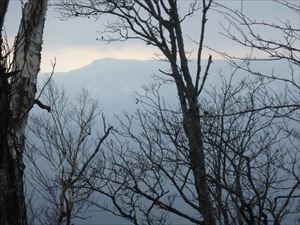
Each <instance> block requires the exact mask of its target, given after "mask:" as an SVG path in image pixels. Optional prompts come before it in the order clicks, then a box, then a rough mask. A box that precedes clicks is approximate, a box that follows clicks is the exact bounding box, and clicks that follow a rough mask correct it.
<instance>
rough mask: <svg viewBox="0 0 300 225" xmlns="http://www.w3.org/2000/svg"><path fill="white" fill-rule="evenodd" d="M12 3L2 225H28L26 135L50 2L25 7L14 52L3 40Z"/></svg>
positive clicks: (32, 1) (1, 140)
mask: <svg viewBox="0 0 300 225" xmlns="http://www.w3.org/2000/svg"><path fill="white" fill-rule="evenodd" d="M8 2H9V1H1V3H0V20H1V21H0V22H1V37H0V38H1V41H0V44H1V56H0V224H3V225H25V224H27V221H26V207H25V203H24V193H23V171H24V164H23V159H22V158H23V151H24V140H25V134H24V131H25V126H26V123H27V117H28V113H29V110H30V109H31V108H32V106H33V104H34V96H35V92H36V80H37V74H38V72H39V66H40V59H41V55H40V54H41V45H42V35H43V29H44V22H45V14H46V9H47V0H42V1H38V0H29V1H28V2H27V3H26V4H25V6H24V9H23V15H22V20H21V22H20V26H19V31H18V34H17V36H16V40H15V44H14V47H13V49H8V48H7V45H6V43H5V41H4V38H3V36H2V29H3V21H4V18H5V12H6V9H7V5H8ZM10 59H12V61H10Z"/></svg>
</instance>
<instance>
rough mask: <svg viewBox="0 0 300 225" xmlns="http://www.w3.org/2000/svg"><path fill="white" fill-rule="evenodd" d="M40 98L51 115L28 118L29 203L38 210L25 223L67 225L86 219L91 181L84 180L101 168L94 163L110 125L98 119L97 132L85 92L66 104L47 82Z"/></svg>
mask: <svg viewBox="0 0 300 225" xmlns="http://www.w3.org/2000/svg"><path fill="white" fill-rule="evenodd" d="M41 99H42V100H43V102H45V103H46V104H47V105H49V106H50V107H51V112H50V113H42V112H35V113H34V114H33V115H31V116H30V119H29V124H28V132H27V134H28V142H27V143H28V145H27V148H26V162H27V164H28V166H29V170H30V171H29V172H28V175H29V183H30V185H29V186H31V187H32V188H33V191H34V192H36V193H38V196H39V197H40V198H38V197H36V196H35V198H34V199H32V200H33V201H32V202H33V206H34V207H33V210H36V208H39V209H40V213H39V215H37V214H35V213H34V211H32V212H31V216H32V221H33V223H32V224H31V225H34V224H36V225H37V224H43V225H46V224H49V225H54V224H55V225H63V224H66V225H71V224H72V220H73V219H74V218H81V219H84V218H87V215H86V213H87V209H88V208H89V206H91V204H90V202H91V201H92V198H91V194H92V191H91V190H90V189H85V188H84V187H85V186H86V183H87V182H90V183H93V180H94V179H95V178H94V177H90V176H88V175H89V174H90V173H91V172H90V170H91V167H92V165H93V167H97V168H98V169H101V168H102V167H103V163H102V161H101V160H100V161H98V160H97V162H96V161H95V159H98V158H100V159H102V160H104V159H103V158H102V156H99V155H101V152H102V150H101V149H102V145H103V143H104V140H105V139H106V138H107V137H108V135H109V132H110V130H111V129H112V127H106V124H105V120H104V118H103V121H102V122H103V124H102V127H103V132H102V131H100V128H101V126H98V123H97V121H96V120H97V119H98V118H99V116H100V115H99V110H98V104H97V102H96V101H94V100H92V99H91V98H90V97H89V96H88V93H87V91H85V90H83V92H82V94H81V95H80V96H79V97H78V99H77V100H76V101H72V100H70V99H68V98H67V96H66V94H65V92H64V91H63V89H61V88H58V87H57V86H56V85H55V84H54V83H52V82H50V84H48V85H47V88H46V89H45V91H44V93H43V95H42V98H41ZM96 125H97V126H96ZM97 127H99V128H98V129H97ZM97 133H99V134H97ZM100 133H102V134H101V135H100ZM98 156H99V157H98Z"/></svg>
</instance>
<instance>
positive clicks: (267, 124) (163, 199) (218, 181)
mask: <svg viewBox="0 0 300 225" xmlns="http://www.w3.org/2000/svg"><path fill="white" fill-rule="evenodd" d="M232 78H233V77H232ZM223 79H224V78H223ZM232 82H233V80H232ZM265 88H266V87H265V85H263V84H262V83H261V82H259V81H252V82H251V81H250V80H247V79H246V78H245V79H244V80H242V81H240V83H237V82H233V83H231V81H230V80H229V81H228V83H227V81H225V80H224V83H223V86H222V90H221V91H220V92H217V91H216V90H215V89H214V90H210V91H209V92H207V94H206V98H205V99H203V100H202V101H201V118H200V119H201V122H202V124H203V140H204V147H205V155H206V156H207V160H206V167H207V171H208V172H207V173H208V175H207V176H208V185H209V189H210V194H211V196H212V202H213V206H214V213H215V215H216V218H217V221H218V223H219V224H228V225H229V224H282V223H284V222H285V221H287V222H288V223H292V222H294V221H295V220H294V218H293V217H294V216H295V215H297V214H298V213H299V208H297V207H299V206H298V203H297V200H299V198H300V192H299V185H300V183H299V181H300V180H299V175H300V164H299V157H300V155H299V151H298V147H297V146H299V141H300V140H299V137H297V136H294V134H293V133H290V135H287V134H286V130H285V129H284V128H283V126H291V125H292V124H293V120H289V119H287V118H284V117H276V116H274V117H270V116H269V115H268V110H265V111H263V110H260V111H257V110H253V111H251V112H248V113H240V111H241V110H242V109H244V108H248V109H255V108H256V104H259V101H256V100H254V99H256V96H260V95H261V94H262V93H264V92H265ZM269 97H270V96H269ZM139 102H140V104H142V106H143V110H139V111H138V112H137V113H136V114H135V115H125V116H124V117H122V118H120V123H121V127H120V129H119V130H118V134H117V135H116V137H115V138H116V139H114V141H112V142H109V143H108V149H107V151H106V155H105V158H106V159H107V160H106V166H105V170H102V169H101V170H97V169H96V168H95V170H94V175H93V176H94V177H97V178H98V179H97V180H96V181H95V182H94V183H92V184H89V185H90V188H91V189H92V190H94V191H96V192H98V193H100V194H102V195H104V196H106V197H108V198H109V199H111V204H110V203H109V202H106V203H105V202H103V201H101V202H98V203H97V206H98V207H100V208H102V209H105V210H107V211H110V212H112V213H113V214H115V215H118V216H122V217H124V218H126V219H128V220H130V221H131V222H132V223H133V224H136V225H138V224H139V225H141V224H148V225H149V224H153V225H154V224H171V223H172V222H173V221H172V218H173V220H174V218H176V223H178V222H179V221H181V222H182V223H186V222H189V223H193V224H201V223H202V222H201V214H200V213H199V211H198V209H197V205H198V204H199V202H198V201H199V199H198V198H197V195H196V194H195V193H196V192H195V190H196V187H195V181H194V179H193V174H192V167H191V161H190V159H189V151H190V150H189V145H188V139H187V137H186V135H185V133H184V131H183V127H182V124H181V121H182V113H181V112H180V110H178V109H176V108H174V107H173V108H169V107H168V106H167V105H166V103H165V102H164V98H163V97H162V96H160V92H159V86H152V87H151V88H149V89H147V90H146V95H144V96H141V97H140V99H139ZM294 114H295V116H296V115H297V114H298V115H299V112H298V111H297V112H295V113H294ZM294 130H295V131H297V132H299V128H298V127H294Z"/></svg>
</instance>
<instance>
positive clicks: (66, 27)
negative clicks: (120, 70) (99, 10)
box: [5, 0, 300, 72]
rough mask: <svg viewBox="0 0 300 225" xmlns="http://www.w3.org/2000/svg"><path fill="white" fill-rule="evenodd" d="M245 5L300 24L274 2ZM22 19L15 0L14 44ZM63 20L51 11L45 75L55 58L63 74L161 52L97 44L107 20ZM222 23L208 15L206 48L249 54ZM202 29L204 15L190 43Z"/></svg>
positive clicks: (10, 16) (189, 29) (189, 26)
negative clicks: (229, 37) (107, 61)
mask: <svg viewBox="0 0 300 225" xmlns="http://www.w3.org/2000/svg"><path fill="white" fill-rule="evenodd" d="M291 1H293V0H291ZM295 1H297V0H295ZM222 2H226V4H227V5H228V6H231V7H237V8H238V7H239V6H240V3H241V1H240V0H233V1H222ZM245 2H246V4H245V7H244V10H245V12H246V13H247V15H249V16H250V17H252V18H256V19H257V20H261V19H262V20H265V21H275V20H277V21H278V20H279V19H280V20H282V21H285V20H286V19H289V20H290V21H291V22H292V23H294V24H299V23H300V22H299V20H300V19H299V18H298V17H297V16H296V15H295V14H290V12H289V11H288V10H284V8H282V7H279V5H278V4H276V3H274V2H271V1H270V0H265V1H263V0H248V1H247V0H246V1H245ZM189 3H190V0H181V1H180V4H182V7H183V8H184V7H187V6H188V4H189ZM20 15H21V4H20V1H19V0H11V1H10V5H9V10H8V12H7V17H6V21H5V28H6V32H7V35H8V39H9V40H10V41H11V42H12V40H13V39H14V36H15V35H16V33H17V30H18V24H19V21H20V17H21V16H20ZM59 17H60V16H59V14H58V13H57V12H55V10H54V9H53V8H52V7H50V8H49V9H48V13H47V18H46V25H45V31H44V46H43V53H42V65H41V71H42V72H45V71H50V70H51V63H50V61H51V60H52V61H53V59H54V58H56V61H57V65H56V71H57V72H63V71H70V70H72V69H76V68H80V67H82V66H85V65H87V64H89V63H91V62H92V61H94V60H96V59H101V58H121V59H140V60H145V59H153V58H154V57H155V53H156V52H157V50H156V49H154V48H153V47H150V46H148V45H146V44H144V43H141V42H140V41H130V42H119V43H118V42H113V43H111V44H106V43H104V42H101V41H97V40H96V38H97V36H99V32H101V31H103V29H104V28H103V24H104V23H105V21H106V20H107V18H100V19H99V20H97V21H96V20H95V19H92V18H91V19H87V18H86V19H84V18H76V19H69V20H64V21H63V20H61V19H60V18H59ZM222 20H223V18H222V17H221V16H218V15H217V14H216V13H214V12H210V13H209V14H208V23H207V35H206V39H205V41H206V44H208V45H209V46H210V47H213V48H216V49H218V50H220V51H225V50H226V51H230V52H231V53H234V54H236V55H241V54H245V52H242V50H241V49H240V48H239V47H238V46H237V45H236V44H234V43H231V42H230V41H228V40H227V39H226V38H224V37H222V36H221V35H220V34H219V32H220V31H222V30H221V27H220V25H219V22H220V21H222ZM199 28H200V14H199V15H195V16H194V17H193V18H191V19H190V20H189V21H188V23H186V24H185V34H186V39H187V42H188V38H187V36H189V37H192V38H195V39H198V38H197V36H198V33H199ZM187 46H188V48H189V50H194V46H193V45H192V42H189V43H187ZM208 54H209V52H208V51H206V52H205V54H204V57H207V56H208ZM213 57H214V58H215V59H216V58H220V57H219V56H218V55H213Z"/></svg>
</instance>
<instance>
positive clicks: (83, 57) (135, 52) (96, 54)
mask: <svg viewBox="0 0 300 225" xmlns="http://www.w3.org/2000/svg"><path fill="white" fill-rule="evenodd" d="M154 57H155V50H154V49H153V48H150V47H149V48H147V47H145V46H143V45H142V44H133V45H124V46H120V45H118V46H117V47H116V46H113V44H109V45H99V46H95V47H91V46H72V47H66V48H60V49H53V48H50V49H47V48H45V49H43V52H42V63H41V72H49V71H51V70H52V65H51V61H54V59H56V68H55V71H56V72H67V71H70V70H73V69H77V68H80V67H83V66H86V65H88V64H90V63H91V62H93V61H94V60H96V59H103V58H115V59H137V60H148V59H152V58H154Z"/></svg>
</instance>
